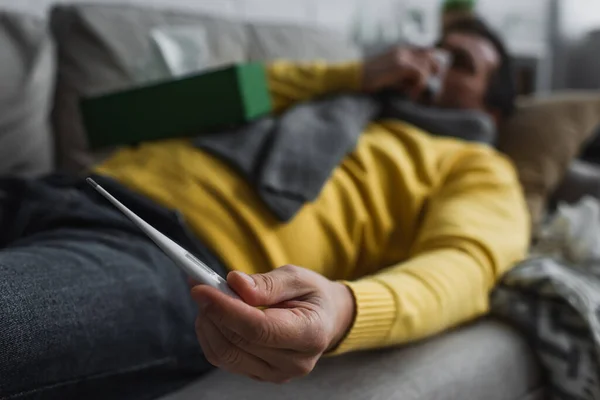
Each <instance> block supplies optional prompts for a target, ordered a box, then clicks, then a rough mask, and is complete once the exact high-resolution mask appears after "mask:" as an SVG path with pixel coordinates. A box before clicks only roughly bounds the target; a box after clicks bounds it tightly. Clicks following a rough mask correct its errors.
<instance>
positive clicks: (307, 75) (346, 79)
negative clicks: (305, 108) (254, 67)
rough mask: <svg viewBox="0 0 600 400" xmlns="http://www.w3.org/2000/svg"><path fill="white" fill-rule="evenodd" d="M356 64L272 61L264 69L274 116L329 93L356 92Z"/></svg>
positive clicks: (358, 80) (358, 78) (358, 67)
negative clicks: (274, 112) (276, 113)
mask: <svg viewBox="0 0 600 400" xmlns="http://www.w3.org/2000/svg"><path fill="white" fill-rule="evenodd" d="M361 74H362V67H361V64H360V63H359V62H351V63H343V64H328V63H325V62H312V63H304V64H300V63H294V62H290V61H275V62H273V63H272V64H270V65H269V66H268V67H267V80H268V84H269V92H270V94H271V101H272V102H273V108H274V110H275V111H276V112H282V111H284V110H285V109H287V108H289V107H290V106H293V105H294V104H296V103H299V102H302V101H306V100H310V99H312V98H315V97H319V96H322V95H325V94H328V93H335V92H342V91H357V90H359V89H360V86H361Z"/></svg>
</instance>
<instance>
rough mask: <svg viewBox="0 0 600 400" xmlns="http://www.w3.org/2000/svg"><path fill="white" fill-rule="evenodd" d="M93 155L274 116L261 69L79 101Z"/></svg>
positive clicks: (238, 68) (187, 79) (250, 67)
mask: <svg viewBox="0 0 600 400" xmlns="http://www.w3.org/2000/svg"><path fill="white" fill-rule="evenodd" d="M80 106H81V114H82V117H83V123H84V126H85V128H86V131H87V136H88V142H89V145H90V147H91V148H92V149H98V148H102V147H108V146H118V145H128V144H135V143H139V142H144V141H150V140H159V139H168V138H175V137H184V136H196V135H198V134H201V133H202V132H205V131H208V130H216V129H219V128H220V127H226V126H230V125H234V124H241V123H244V122H248V121H251V120H253V119H256V118H259V117H261V116H263V115H266V114H269V113H270V112H271V110H272V107H271V99H270V95H269V90H268V84H267V78H266V73H265V68H264V66H263V65H262V64H243V65H236V66H231V67H227V68H224V69H219V70H214V71H210V72H206V73H202V74H199V75H194V76H188V77H184V78H181V79H176V80H172V81H168V82H160V83H156V84H152V85H149V86H144V87H138V88H133V89H129V90H125V91H120V92H117V93H111V94H106V95H102V96H98V97H91V98H86V99H82V100H81V103H80Z"/></svg>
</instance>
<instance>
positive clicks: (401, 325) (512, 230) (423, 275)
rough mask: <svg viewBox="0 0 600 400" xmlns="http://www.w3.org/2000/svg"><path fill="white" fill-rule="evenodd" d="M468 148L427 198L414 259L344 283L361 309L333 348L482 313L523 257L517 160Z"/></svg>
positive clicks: (373, 342) (398, 340)
mask: <svg viewBox="0 0 600 400" xmlns="http://www.w3.org/2000/svg"><path fill="white" fill-rule="evenodd" d="M469 153H470V154H467V155H465V154H463V156H462V157H461V158H460V159H457V160H455V161H454V163H453V167H452V168H451V169H450V172H449V174H448V175H447V176H446V177H445V182H444V183H443V184H442V186H441V188H440V189H439V191H438V192H437V193H434V194H433V196H432V197H431V198H430V200H429V202H428V204H427V205H426V209H425V210H424V213H423V217H422V218H423V219H422V223H421V227H420V229H419V231H418V233H417V237H416V240H415V242H414V244H413V246H412V251H411V255H410V257H409V259H408V260H407V261H406V262H403V263H400V264H398V265H393V266H391V267H390V268H387V269H385V270H382V271H380V272H379V273H377V274H375V275H373V276H369V277H366V278H364V279H360V280H358V281H354V282H345V283H346V284H347V285H348V286H349V287H350V289H351V290H352V292H353V294H354V297H355V301H356V316H355V320H354V324H353V326H352V327H351V329H350V331H349V333H348V334H347V336H346V338H345V339H344V340H343V341H342V343H341V344H340V345H339V347H338V348H337V349H336V350H335V351H334V354H339V353H344V352H348V351H353V350H362V349H369V348H380V347H385V346H392V345H398V344H403V343H407V342H411V341H415V340H419V339H422V338H425V337H427V336H430V335H433V334H436V333H439V332H441V331H443V330H445V329H448V328H451V327H454V326H456V325H458V324H461V323H464V322H467V321H469V320H471V319H474V318H476V317H478V316H481V315H482V314H484V313H486V312H487V311H488V304H489V301H488V297H489V293H490V291H491V290H492V288H493V287H494V285H495V284H496V282H497V281H498V279H499V278H500V277H501V275H502V274H503V273H505V272H506V271H507V270H508V269H510V267H512V266H513V265H514V264H515V263H516V262H517V261H520V260H521V259H522V258H523V257H524V256H525V254H526V251H527V247H528V244H529V217H528V214H527V211H526V206H525V201H524V198H523V195H522V190H521V188H520V186H519V184H518V180H517V177H516V174H515V172H514V169H513V167H512V165H511V164H510V163H509V162H508V161H506V160H505V159H504V158H502V157H501V156H500V155H497V154H496V153H494V152H493V151H491V150H489V151H486V150H477V149H475V151H470V152H469Z"/></svg>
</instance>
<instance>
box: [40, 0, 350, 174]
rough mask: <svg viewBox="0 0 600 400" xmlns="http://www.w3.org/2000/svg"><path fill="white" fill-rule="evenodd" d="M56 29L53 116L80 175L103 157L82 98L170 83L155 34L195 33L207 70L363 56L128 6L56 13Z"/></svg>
mask: <svg viewBox="0 0 600 400" xmlns="http://www.w3.org/2000/svg"><path fill="white" fill-rule="evenodd" d="M51 26H52V30H53V32H54V35H55V38H56V42H57V44H58V54H59V59H58V65H59V67H58V68H59V74H58V82H57V96H56V104H55V110H54V115H53V120H54V126H55V129H56V131H57V132H58V135H57V149H58V151H59V166H60V167H61V168H62V169H67V170H71V171H80V170H82V169H85V168H87V167H89V166H90V165H91V164H93V163H95V162H97V161H98V160H99V158H101V157H102V155H96V154H94V155H92V154H91V153H90V152H89V151H88V149H87V143H86V140H85V135H84V129H83V126H82V123H81V119H80V115H79V110H78V102H79V99H80V97H81V96H88V95H96V94H101V93H105V92H108V91H112V90H117V89H123V88H127V87H130V86H132V85H137V84H140V83H141V82H144V81H149V80H153V79H161V78H166V77H167V76H169V75H168V69H165V70H164V71H161V65H158V64H159V63H158V62H156V51H157V50H156V45H154V44H153V43H154V42H153V40H152V32H153V31H154V30H155V29H162V28H168V27H182V26H194V27H199V28H202V29H203V30H204V34H203V35H198V40H201V41H204V43H202V46H199V47H201V48H205V49H206V54H204V55H203V57H202V59H203V60H204V61H205V62H206V65H205V68H211V67H217V66H223V65H227V64H231V63H235V62H243V61H249V60H270V59H273V58H289V59H300V60H305V59H311V58H312V59H314V58H321V59H329V60H332V61H338V60H347V59H350V58H354V57H356V56H357V55H358V52H357V51H356V49H355V48H354V47H353V46H351V45H349V44H348V43H345V42H344V41H343V40H342V39H341V38H340V37H339V36H337V35H335V34H332V33H331V32H325V31H323V30H318V29H314V28H302V27H298V26H288V27H286V26H279V25H261V24H248V23H244V22H238V21H233V20H228V19H224V18H217V17H212V16H208V15H202V14H193V13H190V12H189V11H179V12H178V11H166V10H160V9H153V8H143V7H138V6H122V5H99V4H79V5H68V6H56V7H55V8H54V9H53V12H52V14H51Z"/></svg>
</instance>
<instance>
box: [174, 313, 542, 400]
mask: <svg viewBox="0 0 600 400" xmlns="http://www.w3.org/2000/svg"><path fill="white" fill-rule="evenodd" d="M541 388H542V381H541V375H540V371H539V369H538V365H537V362H536V359H535V357H534V356H533V354H532V352H531V350H530V348H529V347H528V345H527V343H526V342H525V341H524V340H523V338H522V337H521V336H520V335H519V334H518V333H516V332H515V331H514V330H513V329H511V328H509V327H507V326H506V325H504V324H502V323H500V322H497V321H492V320H484V321H481V322H478V323H475V324H473V325H470V326H466V327H464V328H462V329H459V330H456V331H453V332H449V333H447V334H445V335H442V336H439V337H437V338H434V339H431V340H429V341H425V342H422V343H419V344H415V345H413V346H408V347H405V348H400V349H394V350H389V349H388V350H381V351H376V352H368V353H355V354H349V355H345V356H341V357H339V358H329V359H323V360H322V361H321V362H320V363H319V364H318V365H317V368H316V369H315V370H314V371H313V372H312V373H311V374H310V375H308V376H307V377H305V378H303V379H299V380H296V381H293V382H291V383H289V384H285V385H272V384H267V383H259V382H255V381H252V380H250V379H248V378H245V377H241V376H236V375H231V374H228V373H225V372H222V371H216V372H213V373H211V374H210V375H208V376H206V377H204V378H202V379H200V380H198V382H196V383H194V384H192V385H190V386H189V387H187V388H185V389H183V390H182V391H180V392H178V393H175V394H173V395H170V396H167V397H166V398H164V399H163V400H196V399H223V400H229V399H231V400H242V399H243V400H261V399H269V400H278V399H282V400H283V399H285V400H294V399H298V400H304V399H330V400H336V399H339V400H358V399H381V400H387V399H401V400H434V399H435V400H456V399H461V400H481V399H486V400H525V399H531V400H533V399H541V398H542V397H541V396H542V393H541V392H542V389H541Z"/></svg>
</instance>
